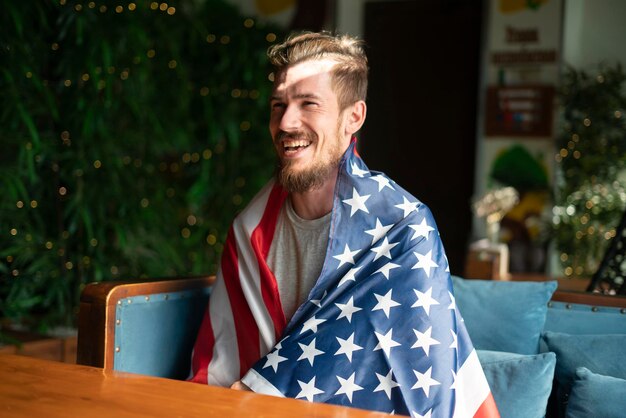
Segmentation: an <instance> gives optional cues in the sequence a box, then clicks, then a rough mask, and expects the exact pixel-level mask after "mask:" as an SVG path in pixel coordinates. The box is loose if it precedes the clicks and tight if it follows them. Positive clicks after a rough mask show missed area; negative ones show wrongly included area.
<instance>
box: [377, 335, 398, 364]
mask: <svg viewBox="0 0 626 418" xmlns="http://www.w3.org/2000/svg"><path fill="white" fill-rule="evenodd" d="M392 332H393V329H390V330H389V332H388V333H387V334H385V335H382V334H379V333H377V332H376V331H374V334H376V338H378V344H377V345H376V347H374V351H376V350H383V351H384V352H385V354H387V357H389V354H390V352H391V349H392V348H393V347H397V346H399V345H400V343H398V342H396V341H394V340H392V339H391V333H392Z"/></svg>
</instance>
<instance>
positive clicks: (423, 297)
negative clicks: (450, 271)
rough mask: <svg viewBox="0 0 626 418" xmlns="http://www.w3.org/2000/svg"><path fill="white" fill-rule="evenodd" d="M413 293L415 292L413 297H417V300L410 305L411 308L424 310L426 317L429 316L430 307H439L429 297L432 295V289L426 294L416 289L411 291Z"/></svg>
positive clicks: (437, 303)
mask: <svg viewBox="0 0 626 418" xmlns="http://www.w3.org/2000/svg"><path fill="white" fill-rule="evenodd" d="M413 291H414V292H415V296H417V300H416V301H415V303H414V304H413V305H411V308H420V307H421V308H424V311H425V312H426V315H430V307H431V306H432V305H439V302H437V300H436V299H433V297H432V296H431V295H432V294H433V288H432V287H431V288H430V289H428V290H427V291H426V293H422V292H420V291H419V290H417V289H413Z"/></svg>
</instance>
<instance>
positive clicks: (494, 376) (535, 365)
mask: <svg viewBox="0 0 626 418" xmlns="http://www.w3.org/2000/svg"><path fill="white" fill-rule="evenodd" d="M477 353H478V358H479V359H480V363H481V364H482V366H483V370H484V371H485V376H486V377H487V381H488V382H489V387H490V388H491V393H492V395H493V398H494V399H495V401H496V405H497V406H498V410H499V411H500V416H501V417H503V418H542V417H544V416H545V414H546V406H547V404H548V397H549V395H550V390H551V388H552V380H553V378H554V366H555V364H556V356H555V355H554V353H544V354H533V355H524V354H515V353H503V352H499V351H486V350H477Z"/></svg>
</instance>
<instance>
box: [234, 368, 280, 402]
mask: <svg viewBox="0 0 626 418" xmlns="http://www.w3.org/2000/svg"><path fill="white" fill-rule="evenodd" d="M241 382H242V383H243V384H244V385H246V386H248V387H249V388H250V389H252V390H253V391H254V392H256V393H261V394H264V395H272V396H279V397H281V398H284V397H285V395H283V394H282V393H281V392H280V391H279V390H278V389H276V386H274V385H272V384H271V383H270V382H268V381H267V380H266V379H265V378H264V377H263V376H261V375H260V374H259V373H257V371H256V370H254V369H250V370H248V373H246V375H245V376H244V377H243V378H242V379H241Z"/></svg>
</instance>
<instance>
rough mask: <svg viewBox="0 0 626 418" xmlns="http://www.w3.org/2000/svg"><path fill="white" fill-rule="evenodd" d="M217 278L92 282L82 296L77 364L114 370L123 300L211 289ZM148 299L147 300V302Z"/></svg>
mask: <svg viewBox="0 0 626 418" xmlns="http://www.w3.org/2000/svg"><path fill="white" fill-rule="evenodd" d="M214 280H215V276H203V277H189V278H180V279H164V280H156V281H155V280H154V279H151V280H149V281H116V282H100V283H91V284H88V285H87V286H85V288H84V289H83V291H82V293H81V297H80V310H79V315H78V348H77V359H76V362H77V363H78V364H84V365H88V366H96V367H103V368H104V369H109V370H110V369H112V368H113V356H114V353H115V347H114V345H115V329H116V323H115V310H116V307H117V305H118V303H121V302H120V301H121V300H123V299H126V298H129V297H133V296H146V298H149V297H150V295H153V294H163V293H165V294H167V293H175V292H180V291H184V290H196V289H203V288H206V287H209V286H211V285H212V284H213V282H214ZM146 300H148V299H146Z"/></svg>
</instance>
